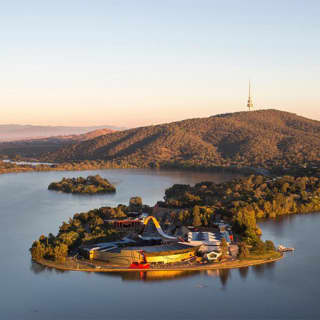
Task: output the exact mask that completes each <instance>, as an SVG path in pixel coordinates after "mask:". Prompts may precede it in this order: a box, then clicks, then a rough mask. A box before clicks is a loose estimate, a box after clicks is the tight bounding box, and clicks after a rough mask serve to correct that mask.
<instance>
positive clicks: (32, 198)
mask: <svg viewBox="0 0 320 320" xmlns="http://www.w3.org/2000/svg"><path fill="white" fill-rule="evenodd" d="M97 173H99V174H100V175H101V176H102V177H105V178H107V179H109V180H110V181H111V182H112V183H114V184H115V185H116V187H117V193H116V194H115V195H98V196H76V195H69V194H62V193H57V192H53V191H48V190H47V187H48V184H49V183H50V182H52V181H58V180H60V179H61V178H62V177H74V176H80V175H81V176H86V175H92V174H97ZM232 177H234V175H231V174H225V173H223V174H208V173H198V172H197V173H194V172H179V171H151V170H97V171H82V172H41V173H23V174H7V175H0V253H1V264H0V286H1V287H0V288H1V289H0V319H111V320H113V319H148V320H155V319H161V320H162V319H320V289H319V287H320V250H319V227H320V214H309V215H297V216H291V217H285V218H283V219H280V220H277V221H266V222H260V223H259V225H260V227H261V228H262V230H263V237H264V239H271V240H273V241H274V242H275V243H276V244H277V245H278V244H283V245H286V246H293V247H295V248H296V251H295V253H293V254H292V253H289V254H286V256H285V258H284V259H282V260H281V261H278V262H275V263H272V264H266V265H262V266H256V267H250V268H243V269H234V270H224V271H209V272H172V273H161V272H152V273H148V274H145V273H139V272H137V273H130V274H128V273H124V274H121V273H118V274H101V273H84V272H74V271H70V272H59V271H56V270H51V269H45V268H42V267H41V266H39V265H37V264H33V263H32V262H31V259H30V255H29V253H28V249H29V247H30V246H31V244H32V242H33V240H35V239H37V238H38V237H39V236H40V235H41V234H42V233H43V234H48V233H49V232H52V233H54V234H56V233H57V231H58V227H59V225H60V224H61V222H62V221H63V220H67V219H68V218H69V217H71V216H72V215H73V214H74V213H76V212H85V211H88V210H89V209H92V208H98V207H101V206H106V205H109V206H114V205H116V204H118V203H124V204H127V203H128V200H129V198H130V197H131V196H135V195H139V196H141V197H142V198H143V201H144V203H146V204H150V205H153V204H154V203H155V202H156V201H157V200H161V199H162V197H163V195H164V190H165V189H166V188H168V187H169V186H171V185H172V184H174V183H189V184H194V183H196V182H199V181H204V180H212V181H215V182H221V181H225V180H229V179H231V178H232Z"/></svg>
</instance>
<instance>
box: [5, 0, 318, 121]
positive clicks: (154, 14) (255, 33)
mask: <svg viewBox="0 0 320 320" xmlns="http://www.w3.org/2000/svg"><path fill="white" fill-rule="evenodd" d="M319 14H320V3H319V2H318V1H313V0H309V1H304V2H302V1H298V0H283V1H275V0H273V1H263V2H255V1H250V0H244V1H241V2H239V1H237V0H228V1H225V2H223V3H222V2H221V1H207V0H202V1H193V0H183V1H180V0H177V1H169V0H164V1H161V2H153V1H144V0H141V1H125V0H124V1H99V0H97V1H95V2H94V3H93V2H91V1H87V0H78V1H75V0H69V1H67V2H66V1H61V0H57V1H55V2H45V1H36V0H30V1H18V0H13V1H10V2H9V1H8V2H5V3H3V4H2V5H1V11H0V26H1V29H0V30H1V31H0V37H1V44H2V50H1V51H0V58H1V59H0V67H1V73H0V106H1V110H2V112H1V120H0V124H32V125H52V126H57V125H59V126H97V125H101V124H102V125H104V124H108V125H111V126H121V127H139V126H145V125H151V124H158V123H164V122H172V121H178V120H183V119H188V118H197V117H207V116H211V115H215V114H221V113H229V112H238V111H245V110H246V107H245V106H246V101H247V96H248V81H249V79H251V82H252V90H253V92H252V95H253V102H254V104H255V106H256V109H279V110H282V111H288V112H292V113H296V114H298V115H301V116H304V117H307V118H311V119H315V120H320V112H319V101H320V94H319V90H318V84H319V83H320V73H319V69H320V66H319V63H318V57H319V54H320V44H319V41H318V40H317V39H318V37H319V31H320V30H319V29H320V24H319V19H318V16H319Z"/></svg>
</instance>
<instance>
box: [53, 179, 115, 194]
mask: <svg viewBox="0 0 320 320" xmlns="http://www.w3.org/2000/svg"><path fill="white" fill-rule="evenodd" d="M48 189H49V190H56V191H62V192H65V193H76V194H96V193H114V192H116V188H115V186H114V185H112V184H111V183H110V182H109V181H108V180H107V179H103V178H102V177H100V176H99V175H98V174H97V175H95V176H88V177H87V178H82V177H78V178H63V179H62V180H61V181H59V182H52V183H50V184H49V186H48Z"/></svg>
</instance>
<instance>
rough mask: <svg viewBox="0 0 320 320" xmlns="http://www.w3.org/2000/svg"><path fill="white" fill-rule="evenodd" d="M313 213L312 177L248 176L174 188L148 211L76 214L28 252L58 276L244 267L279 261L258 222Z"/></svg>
mask: <svg viewBox="0 0 320 320" xmlns="http://www.w3.org/2000/svg"><path fill="white" fill-rule="evenodd" d="M317 211H320V179H319V178H318V177H293V176H282V177H278V178H267V177H264V176H261V175H251V176H249V177H246V178H243V179H234V180H232V181H229V182H224V183H220V184H215V183H213V182H201V183H198V184H196V185H194V186H189V185H174V186H172V187H171V188H169V189H167V190H166V192H165V197H164V200H163V201H159V202H158V203H157V204H156V205H155V206H154V207H150V206H147V205H143V203H142V200H141V198H139V197H133V198H132V199H131V200H130V203H129V205H118V206H117V207H115V208H111V207H102V208H99V209H94V210H90V211H89V212H85V213H80V214H78V213H77V214H75V215H74V216H73V218H72V219H69V221H68V222H64V223H63V224H62V225H61V227H60V229H59V232H58V234H57V235H56V236H54V235H52V234H50V235H49V236H48V237H46V236H41V237H40V238H39V240H37V241H35V242H34V243H33V245H32V247H31V249H30V250H31V254H32V257H33V259H34V260H35V261H37V262H39V263H41V264H44V265H47V266H55V267H56V268H60V269H65V270H69V269H75V270H86V271H88V270H91V271H97V270H96V269H99V270H100V271H117V270H118V271H119V270H128V271H130V270H132V269H145V268H146V269H150V270H158V269H164V270H173V269H175V270H176V269H179V270H184V269H188V270H189V269H191V270H198V269H203V268H209V269H210V268H224V267H225V268H233V267H240V266H248V265H252V264H260V263H265V262H269V261H274V260H276V259H279V258H281V256H282V255H281V253H279V252H277V250H276V248H275V245H274V244H273V243H272V242H271V241H262V240H261V230H260V228H259V227H258V225H257V219H261V218H266V219H273V218H275V217H277V216H279V215H287V214H298V213H309V212H317Z"/></svg>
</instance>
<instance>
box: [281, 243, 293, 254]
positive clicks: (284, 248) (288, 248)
mask: <svg viewBox="0 0 320 320" xmlns="http://www.w3.org/2000/svg"><path fill="white" fill-rule="evenodd" d="M278 251H279V252H289V251H295V248H290V247H285V246H283V245H281V244H280V245H279V247H278Z"/></svg>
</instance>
